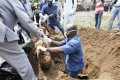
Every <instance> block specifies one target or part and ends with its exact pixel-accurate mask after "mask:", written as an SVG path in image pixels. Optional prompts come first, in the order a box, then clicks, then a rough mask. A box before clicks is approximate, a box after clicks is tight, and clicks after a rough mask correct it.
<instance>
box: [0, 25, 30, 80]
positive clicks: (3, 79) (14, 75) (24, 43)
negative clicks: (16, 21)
mask: <svg viewBox="0 0 120 80" xmlns="http://www.w3.org/2000/svg"><path fill="white" fill-rule="evenodd" d="M14 31H15V33H16V34H18V36H19V37H20V40H19V42H18V43H19V45H21V47H22V48H23V50H24V51H25V53H27V52H28V51H29V50H30V47H29V44H30V42H31V39H30V37H29V36H28V34H27V33H26V32H25V31H24V30H23V29H22V28H20V27H19V26H16V27H15V28H14ZM0 80H22V78H21V77H20V75H19V74H18V72H17V71H16V69H15V68H14V67H12V66H11V65H10V64H9V63H7V62H6V61H5V60H4V59H2V58H1V57H0Z"/></svg>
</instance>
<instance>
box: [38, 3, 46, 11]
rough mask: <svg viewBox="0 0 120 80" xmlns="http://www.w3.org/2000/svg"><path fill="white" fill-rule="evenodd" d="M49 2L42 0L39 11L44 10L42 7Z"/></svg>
mask: <svg viewBox="0 0 120 80" xmlns="http://www.w3.org/2000/svg"><path fill="white" fill-rule="evenodd" d="M46 4H47V3H46V2H41V3H40V4H39V11H41V10H42V7H43V6H44V5H46Z"/></svg>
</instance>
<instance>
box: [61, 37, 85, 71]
mask: <svg viewBox="0 0 120 80" xmlns="http://www.w3.org/2000/svg"><path fill="white" fill-rule="evenodd" d="M61 43H62V46H61V48H62V50H63V52H64V54H65V64H66V67H67V69H68V70H69V71H78V70H81V69H83V67H84V59H83V52H82V46H81V42H80V38H79V37H78V36H77V35H76V36H74V37H73V38H72V39H70V40H69V39H67V38H66V39H65V40H63V41H61Z"/></svg>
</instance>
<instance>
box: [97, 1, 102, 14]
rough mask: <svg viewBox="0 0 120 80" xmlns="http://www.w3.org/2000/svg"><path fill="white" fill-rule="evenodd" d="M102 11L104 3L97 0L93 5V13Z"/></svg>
mask: <svg viewBox="0 0 120 80" xmlns="http://www.w3.org/2000/svg"><path fill="white" fill-rule="evenodd" d="M103 12H104V4H103V3H102V2H101V1H98V2H97V3H96V6H95V14H99V13H103Z"/></svg>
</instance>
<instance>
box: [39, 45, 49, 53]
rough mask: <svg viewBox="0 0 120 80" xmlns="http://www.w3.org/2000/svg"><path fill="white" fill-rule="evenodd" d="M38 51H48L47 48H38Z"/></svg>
mask: <svg viewBox="0 0 120 80" xmlns="http://www.w3.org/2000/svg"><path fill="white" fill-rule="evenodd" d="M37 49H40V50H41V51H44V52H45V51H46V50H47V48H45V47H42V46H38V47H37Z"/></svg>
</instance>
